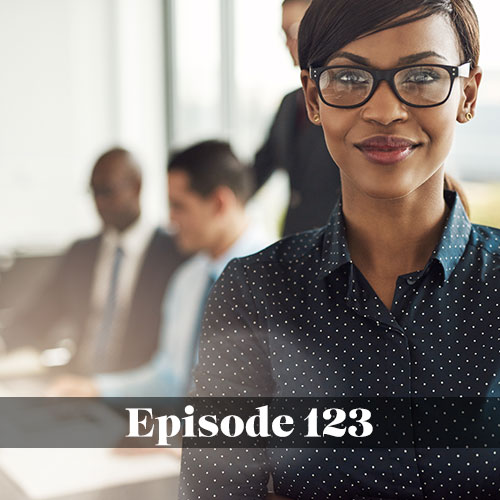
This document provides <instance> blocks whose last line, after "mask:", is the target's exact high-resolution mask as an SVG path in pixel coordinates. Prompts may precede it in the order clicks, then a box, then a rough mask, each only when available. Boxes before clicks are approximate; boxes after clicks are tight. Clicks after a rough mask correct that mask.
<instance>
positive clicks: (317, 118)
mask: <svg viewBox="0 0 500 500" xmlns="http://www.w3.org/2000/svg"><path fill="white" fill-rule="evenodd" d="M313 120H314V123H319V120H320V118H319V115H318V114H315V115H314V116H313Z"/></svg>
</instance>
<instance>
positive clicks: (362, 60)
mask: <svg viewBox="0 0 500 500" xmlns="http://www.w3.org/2000/svg"><path fill="white" fill-rule="evenodd" d="M427 57H438V58H439V59H442V60H443V61H447V59H446V57H444V56H442V55H440V54H438V53H437V52H434V51H433V50H428V51H426V52H419V53H418V54H411V55H409V56H404V57H401V58H400V59H399V60H398V64H413V63H416V62H419V61H421V60H422V59H425V58H427ZM337 58H344V59H349V60H350V61H352V62H354V63H356V64H362V65H363V66H371V64H370V61H369V59H367V58H366V57H362V56H358V55H357V54H353V53H352V52H335V54H333V55H332V57H331V58H330V60H332V59H337Z"/></svg>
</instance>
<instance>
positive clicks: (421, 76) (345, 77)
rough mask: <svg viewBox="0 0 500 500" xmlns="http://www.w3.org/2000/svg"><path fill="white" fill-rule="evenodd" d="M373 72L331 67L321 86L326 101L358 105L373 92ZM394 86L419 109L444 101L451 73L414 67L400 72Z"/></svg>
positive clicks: (323, 77) (322, 76)
mask: <svg viewBox="0 0 500 500" xmlns="http://www.w3.org/2000/svg"><path fill="white" fill-rule="evenodd" d="M373 85H374V78H373V76H372V74H371V73H369V72H368V71H364V70H362V69H358V68H349V67H344V68H330V69H327V70H325V71H323V72H322V73H321V76H320V79H319V86H320V90H321V93H322V95H323V99H324V100H325V101H326V102H327V103H328V104H332V105H334V106H356V105H357V104H360V103H362V102H363V101H364V100H365V99H366V98H367V97H368V96H369V95H370V92H371V91H372V87H373ZM394 85H395V87H396V90H397V92H398V93H399V95H400V96H401V98H402V99H404V100H405V101H407V102H408V103H409V104H414V105H416V106H432V105H435V104H439V103H441V102H443V101H444V100H445V99H446V98H447V97H448V93H449V91H450V86H451V76H450V73H449V72H448V71H447V70H446V69H444V68H440V67H439V66H414V67H411V68H405V69H402V70H400V71H398V72H397V73H396V74H395V75H394Z"/></svg>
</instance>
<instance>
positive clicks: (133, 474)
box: [0, 448, 180, 500]
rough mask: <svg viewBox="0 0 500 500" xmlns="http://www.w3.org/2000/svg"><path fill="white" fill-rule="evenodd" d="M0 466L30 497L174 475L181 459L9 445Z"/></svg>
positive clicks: (166, 455)
mask: <svg viewBox="0 0 500 500" xmlns="http://www.w3.org/2000/svg"><path fill="white" fill-rule="evenodd" d="M0 468H1V469H2V470H3V471H4V473H6V474H7V475H8V476H9V477H10V478H11V479H12V480H13V481H14V482H15V483H17V485H18V486H19V487H20V488H21V489H22V490H23V491H24V492H25V494H26V495H28V496H29V497H30V498H31V499H33V500H46V499H51V498H54V497H58V496H65V495H74V494H77V493H83V492H88V491H95V490H99V489H101V488H107V487H112V486H119V485H127V484H133V483H138V482H143V481H151V480H154V479H161V478H168V477H176V476H178V475H179V472H180V459H179V458H178V457H176V456H174V455H170V454H169V453H168V452H165V453H151V454H147V453H144V454H140V455H118V454H117V453H116V451H113V450H112V449H96V448H88V449H86V448H78V449H74V448H64V449H63V448H49V449H47V448H9V449H3V450H0Z"/></svg>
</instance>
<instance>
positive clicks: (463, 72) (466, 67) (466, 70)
mask: <svg viewBox="0 0 500 500" xmlns="http://www.w3.org/2000/svg"><path fill="white" fill-rule="evenodd" d="M469 75H470V61H468V62H466V63H464V64H462V65H461V66H459V67H458V76H464V77H466V78H467V77H468V76H469Z"/></svg>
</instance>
